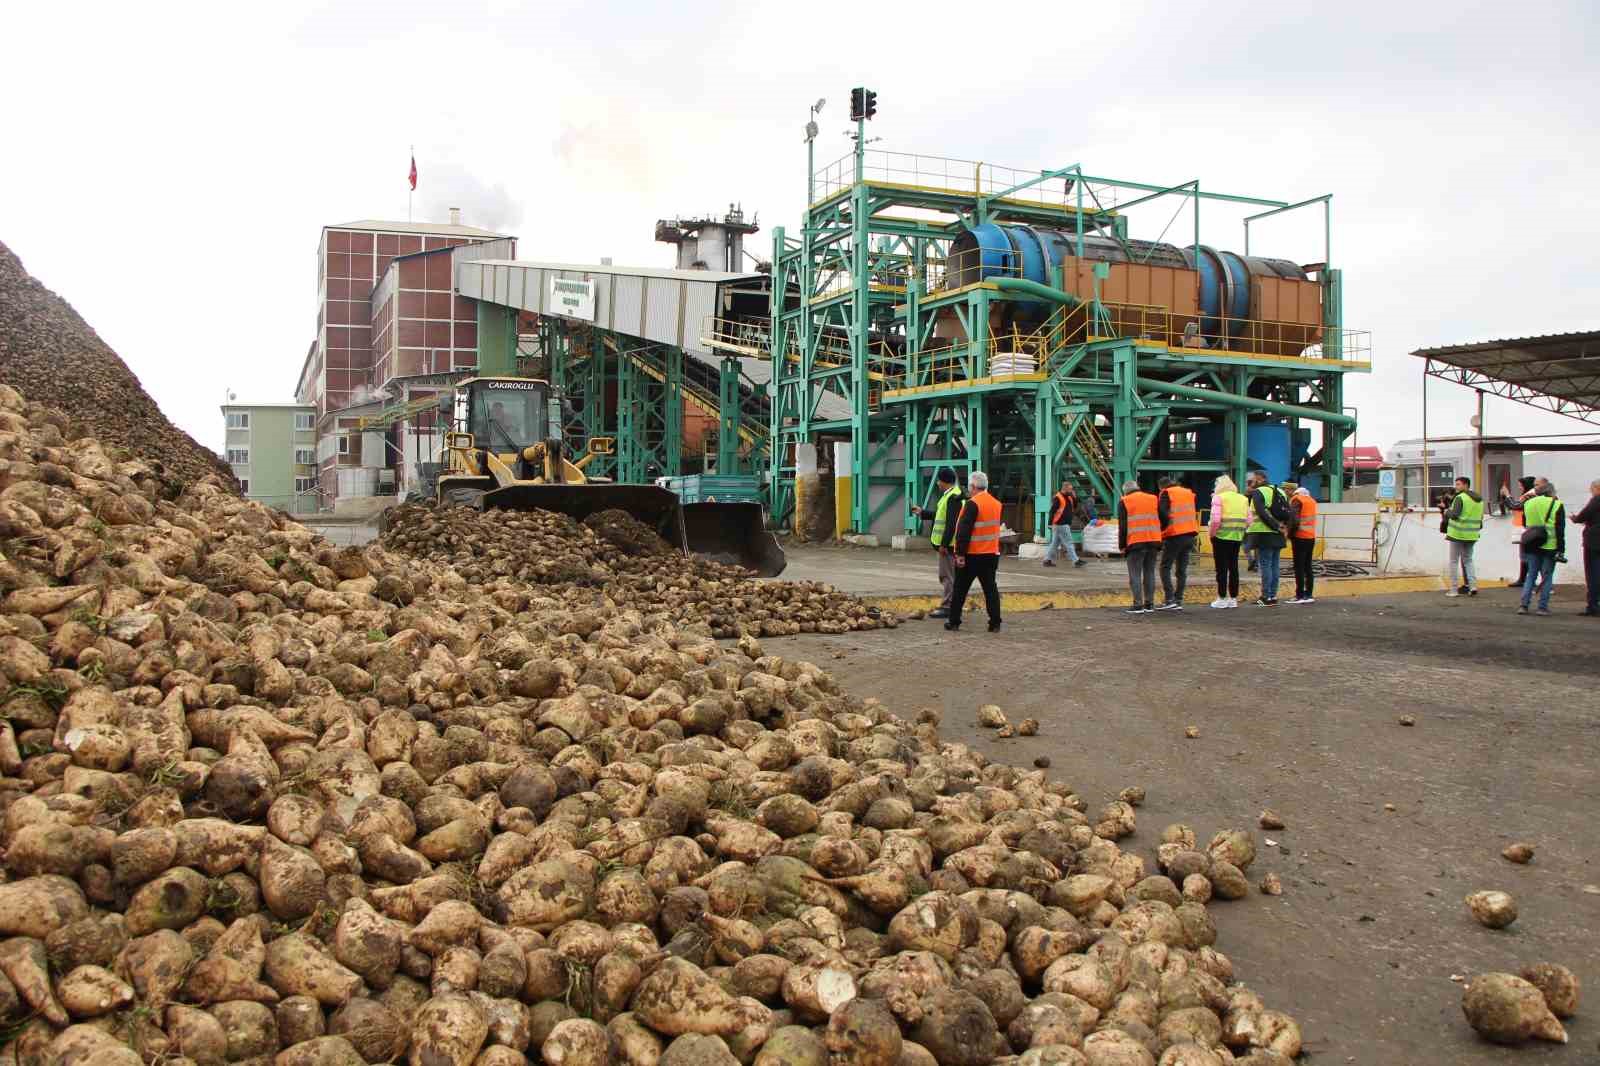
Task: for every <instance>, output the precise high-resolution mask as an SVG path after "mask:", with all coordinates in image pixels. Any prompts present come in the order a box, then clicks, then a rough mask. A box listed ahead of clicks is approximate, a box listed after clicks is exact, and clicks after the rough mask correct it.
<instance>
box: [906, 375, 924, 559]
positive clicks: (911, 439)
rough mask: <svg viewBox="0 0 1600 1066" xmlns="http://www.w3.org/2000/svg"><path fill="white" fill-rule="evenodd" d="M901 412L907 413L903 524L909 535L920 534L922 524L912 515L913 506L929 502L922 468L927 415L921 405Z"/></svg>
mask: <svg viewBox="0 0 1600 1066" xmlns="http://www.w3.org/2000/svg"><path fill="white" fill-rule="evenodd" d="M901 410H902V411H903V412H904V413H905V447H906V462H905V481H904V490H903V495H904V497H905V499H904V501H903V503H904V506H903V507H902V509H901V510H902V513H903V515H904V516H905V521H904V523H903V525H904V528H905V531H906V532H907V533H920V532H921V530H922V523H921V522H920V521H918V519H917V517H916V516H915V515H913V514H912V513H911V505H912V504H919V505H920V504H923V503H926V502H927V486H928V481H929V478H928V476H927V473H926V472H925V471H924V470H923V468H922V451H923V444H924V442H925V440H926V438H927V435H928V434H927V417H928V416H927V413H926V411H924V409H923V405H922V404H920V403H911V404H906V405H905V406H904V407H902V408H901Z"/></svg>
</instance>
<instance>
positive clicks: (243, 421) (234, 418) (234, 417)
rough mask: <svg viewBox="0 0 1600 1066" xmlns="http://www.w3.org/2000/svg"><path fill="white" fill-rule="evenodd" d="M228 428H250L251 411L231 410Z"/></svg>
mask: <svg viewBox="0 0 1600 1066" xmlns="http://www.w3.org/2000/svg"><path fill="white" fill-rule="evenodd" d="M228 428H229V429H249V428H250V412H249V411H229V412H228Z"/></svg>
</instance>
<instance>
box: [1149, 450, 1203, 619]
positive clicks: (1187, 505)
mask: <svg viewBox="0 0 1600 1066" xmlns="http://www.w3.org/2000/svg"><path fill="white" fill-rule="evenodd" d="M1156 487H1157V488H1159V489H1160V490H1161V491H1160V493H1158V495H1157V498H1156V517H1158V518H1159V519H1160V520H1161V592H1162V594H1163V600H1162V604H1161V606H1160V607H1157V608H1156V610H1158V611H1181V610H1183V590H1184V589H1185V588H1186V587H1188V584H1189V556H1190V555H1191V554H1192V553H1193V552H1194V542H1195V540H1196V538H1197V537H1198V536H1199V535H1200V517H1199V516H1198V515H1197V514H1195V509H1194V490H1193V489H1191V488H1189V487H1188V486H1187V485H1181V484H1179V483H1178V482H1176V481H1174V480H1173V479H1172V478H1170V477H1164V478H1162V479H1161V480H1160V481H1158V482H1156ZM1174 567H1176V568H1177V571H1178V580H1177V583H1176V584H1174V583H1173V580H1172V571H1173V568H1174Z"/></svg>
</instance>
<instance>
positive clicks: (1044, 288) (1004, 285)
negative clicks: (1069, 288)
mask: <svg viewBox="0 0 1600 1066" xmlns="http://www.w3.org/2000/svg"><path fill="white" fill-rule="evenodd" d="M987 280H989V281H990V282H993V283H994V286H995V288H997V289H1004V290H1007V291H1009V292H1023V293H1027V294H1028V295H1029V296H1037V297H1038V298H1039V299H1041V300H1054V301H1055V302H1056V303H1058V304H1065V305H1066V306H1068V307H1077V306H1078V305H1079V304H1080V303H1082V302H1083V301H1082V300H1080V299H1078V298H1077V297H1076V296H1074V295H1072V293H1070V292H1063V291H1061V290H1060V289H1052V288H1051V287H1050V286H1048V285H1041V284H1039V283H1038V282H1037V281H1029V280H1028V279H1027V278H989V279H987Z"/></svg>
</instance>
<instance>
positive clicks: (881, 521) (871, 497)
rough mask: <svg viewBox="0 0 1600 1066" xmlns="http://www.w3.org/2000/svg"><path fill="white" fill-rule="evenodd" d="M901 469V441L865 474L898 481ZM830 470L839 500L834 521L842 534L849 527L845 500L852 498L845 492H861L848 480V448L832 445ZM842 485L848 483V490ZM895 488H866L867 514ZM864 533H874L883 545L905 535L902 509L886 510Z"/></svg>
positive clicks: (902, 474) (903, 450)
mask: <svg viewBox="0 0 1600 1066" xmlns="http://www.w3.org/2000/svg"><path fill="white" fill-rule="evenodd" d="M905 468H906V446H905V443H904V442H903V441H902V442H899V443H896V444H894V445H892V446H891V447H890V448H889V450H888V451H887V452H886V453H885V454H884V456H883V458H882V459H881V460H879V462H878V463H877V465H875V466H874V467H873V468H872V469H871V470H870V471H868V473H869V475H871V476H873V477H892V478H895V479H896V480H897V481H898V480H899V479H901V478H903V477H905ZM833 469H834V478H835V482H834V483H835V486H836V487H837V491H838V498H839V511H840V513H839V514H838V517H837V521H838V523H839V529H840V531H841V532H843V531H847V530H848V529H849V525H850V513H849V509H848V507H847V506H846V502H845V501H847V500H849V499H853V498H854V497H853V495H846V491H848V492H849V493H851V494H853V493H856V492H858V491H860V489H861V487H860V486H858V485H856V484H854V480H853V479H852V478H851V477H850V470H851V455H850V445H848V444H835V445H834V446H833ZM845 483H848V490H847V489H846V487H845ZM897 488H898V486H895V485H888V484H880V485H872V486H870V487H869V488H868V489H867V490H866V491H867V512H868V513H869V514H870V513H871V512H872V509H873V508H875V507H880V506H882V505H883V501H885V500H887V499H888V498H889V496H890V495H891V494H892V493H894V492H896V491H897ZM864 532H867V533H873V534H876V535H877V536H878V537H880V538H881V539H882V542H883V543H885V544H887V543H889V541H890V539H891V538H893V537H897V536H900V535H901V534H903V533H904V532H905V514H904V507H890V508H888V509H887V510H885V511H884V512H883V514H881V515H879V516H878V518H877V520H876V521H875V522H873V523H872V527H871V528H870V529H867V530H864Z"/></svg>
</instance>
